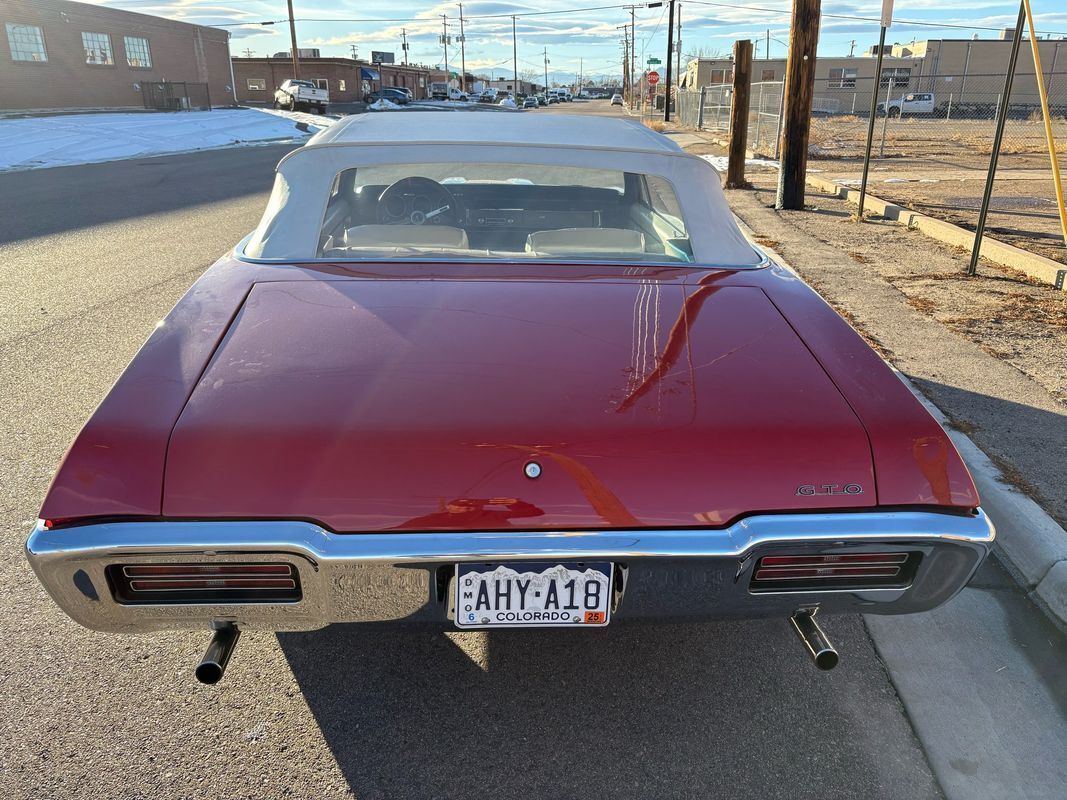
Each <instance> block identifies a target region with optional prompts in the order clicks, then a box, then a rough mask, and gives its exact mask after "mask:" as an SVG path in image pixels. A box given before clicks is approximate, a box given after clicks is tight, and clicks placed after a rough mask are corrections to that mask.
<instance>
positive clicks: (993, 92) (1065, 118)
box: [678, 67, 1067, 263]
mask: <svg viewBox="0 0 1067 800" xmlns="http://www.w3.org/2000/svg"><path fill="white" fill-rule="evenodd" d="M850 72H851V70H846V69H842V70H840V71H838V77H833V78H826V77H823V78H817V79H816V81H815V87H814V95H813V102H812V118H811V130H810V136H809V169H811V170H813V171H815V172H818V173H822V175H823V177H826V178H829V179H831V180H834V181H836V182H838V183H840V184H843V185H847V186H857V185H859V182H860V175H861V173H862V162H863V151H864V146H865V144H866V138H867V128H868V123H869V120H870V113H871V100H872V95H873V99H874V101H875V120H874V122H875V125H874V140H873V146H872V151H871V156H872V166H871V173H870V184H869V191H870V192H871V193H872V194H874V195H876V196H878V197H881V198H882V199H884V200H889V201H891V202H894V203H897V204H899V205H904V206H907V207H910V208H913V209H915V210H917V211H921V212H923V213H927V214H930V215H932V216H935V217H938V218H940V219H944V220H946V221H948V222H952V223H954V224H957V225H960V226H962V227H964V228H968V229H973V228H974V225H975V223H976V221H977V215H978V209H979V207H980V205H981V200H982V197H981V196H982V191H983V187H984V182H985V177H986V172H987V169H988V166H989V160H990V155H991V153H992V149H993V138H994V135H995V132H996V124H997V119H998V116H999V115H1000V114H1004V115H1005V117H1006V119H1005V129H1004V140H1003V144H1002V146H1001V151H1000V159H999V165H998V170H997V181H996V185H995V188H994V193H993V200H992V205H991V210H990V217H989V223H988V226H987V230H988V232H989V234H990V235H992V236H994V237H996V238H999V239H1001V240H1003V241H1006V242H1009V243H1010V244H1014V245H1016V246H1018V247H1022V248H1024V249H1027V250H1031V251H1033V252H1037V253H1039V254H1041V255H1044V256H1047V257H1049V258H1052V259H1055V260H1058V261H1062V262H1065V263H1067V250H1065V248H1064V246H1063V238H1062V233H1061V231H1060V224H1059V214H1058V206H1057V200H1056V192H1055V187H1054V185H1053V180H1052V171H1051V168H1050V165H1049V155H1048V144H1047V141H1046V138H1045V128H1044V120H1043V117H1042V113H1041V105H1040V99H1039V96H1038V91H1037V82H1036V80H1035V79H1034V76H1033V75H1032V74H1017V75H1016V78H1015V83H1014V86H1013V88H1012V95H1011V98H1010V100H1009V101H1008V102H1007V103H1005V102H1004V98H1003V95H1002V92H1003V88H1004V75H1003V74H995V75H993V74H975V73H971V74H933V75H922V74H918V75H910V74H908V71H907V70H898V69H894V68H892V67H890V68H886V69H884V70H883V72H882V75H881V76H880V77H874V76H870V77H859V76H853V75H851V74H849V73H850ZM1045 86H1046V90H1047V91H1048V97H1049V108H1050V111H1051V115H1052V128H1053V136H1054V138H1055V139H1056V149H1057V155H1058V161H1059V164H1060V169H1061V170H1062V171H1063V172H1064V173H1067V71H1062V69H1061V70H1059V71H1056V72H1051V73H1050V72H1046V74H1045ZM782 95H783V87H782V83H781V82H766V81H764V82H759V83H753V84H752V87H751V92H750V109H749V117H748V138H747V143H748V149H749V150H750V151H754V152H755V154H757V155H759V156H762V157H765V158H775V159H776V158H778V155H779V143H780V140H781V133H782V131H781V119H782ZM732 98H733V86H732V85H731V84H715V85H712V86H705V87H703V88H701V89H700V90H699V91H690V92H679V95H678V108H679V110H680V113H679V115H678V119H679V121H680V122H681V123H682V124H684V125H688V126H690V127H693V128H698V129H702V130H706V131H709V132H712V133H714V134H716V137H715V138H717V139H720V140H721V141H724V142H725V140H726V139H727V138H728V137H729V135H730V104H731V101H732Z"/></svg>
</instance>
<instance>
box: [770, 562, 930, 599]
mask: <svg viewBox="0 0 1067 800" xmlns="http://www.w3.org/2000/svg"><path fill="white" fill-rule="evenodd" d="M920 558H921V555H920V554H919V553H829V554H826V555H771V556H763V557H761V558H760V559H759V561H757V562H756V568H755V570H754V571H753V574H752V582H751V584H750V588H751V590H752V591H754V592H759V591H764V592H767V591H787V592H788V591H813V590H819V589H890V588H899V587H902V586H907V585H908V584H910V583H911V579H912V578H913V577H914V575H915V570H916V568H917V567H918V564H919V559H920Z"/></svg>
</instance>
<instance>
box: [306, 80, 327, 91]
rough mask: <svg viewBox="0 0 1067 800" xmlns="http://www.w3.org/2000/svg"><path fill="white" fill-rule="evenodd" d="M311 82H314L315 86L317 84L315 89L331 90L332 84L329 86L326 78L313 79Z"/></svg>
mask: <svg viewBox="0 0 1067 800" xmlns="http://www.w3.org/2000/svg"><path fill="white" fill-rule="evenodd" d="M311 82H312V83H313V84H315V88H316V89H326V90H329V88H330V84H329V82H328V81H327V80H326V79H325V78H312V79H311Z"/></svg>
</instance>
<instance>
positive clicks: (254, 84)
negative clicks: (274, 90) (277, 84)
mask: <svg viewBox="0 0 1067 800" xmlns="http://www.w3.org/2000/svg"><path fill="white" fill-rule="evenodd" d="M266 90H267V79H266V78H249V79H248V91H250V92H265V91H266Z"/></svg>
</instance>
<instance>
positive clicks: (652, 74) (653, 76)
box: [645, 70, 659, 86]
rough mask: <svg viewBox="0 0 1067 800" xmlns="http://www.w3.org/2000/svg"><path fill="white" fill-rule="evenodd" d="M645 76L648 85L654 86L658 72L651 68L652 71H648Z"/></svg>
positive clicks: (657, 78) (657, 79) (657, 80)
mask: <svg viewBox="0 0 1067 800" xmlns="http://www.w3.org/2000/svg"><path fill="white" fill-rule="evenodd" d="M645 77H647V78H648V85H649V86H655V85H656V84H657V83H659V73H658V72H656V71H655V70H653V71H652V72H650V73H648V75H646V76H645Z"/></svg>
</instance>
